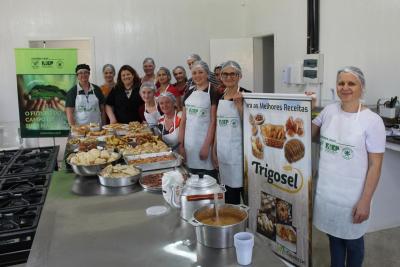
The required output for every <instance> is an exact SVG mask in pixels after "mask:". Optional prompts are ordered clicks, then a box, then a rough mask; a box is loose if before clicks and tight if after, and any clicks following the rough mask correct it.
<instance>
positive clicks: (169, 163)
mask: <svg viewBox="0 0 400 267" xmlns="http://www.w3.org/2000/svg"><path fill="white" fill-rule="evenodd" d="M168 155H173V156H174V158H175V159H173V160H165V161H159V162H152V163H143V164H134V165H135V166H136V167H138V168H140V169H141V170H142V171H151V170H160V169H167V168H174V167H178V166H180V165H181V163H182V157H181V156H180V155H179V154H177V153H175V152H171V151H169V152H160V153H148V154H141V155H126V156H124V160H125V162H126V164H129V161H130V160H134V159H141V158H151V157H157V156H168Z"/></svg>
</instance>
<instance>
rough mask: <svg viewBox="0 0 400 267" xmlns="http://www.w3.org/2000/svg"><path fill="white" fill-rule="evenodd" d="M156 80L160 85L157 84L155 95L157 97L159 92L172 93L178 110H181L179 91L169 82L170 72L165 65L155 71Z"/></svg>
mask: <svg viewBox="0 0 400 267" xmlns="http://www.w3.org/2000/svg"><path fill="white" fill-rule="evenodd" d="M157 81H158V83H159V84H160V85H159V86H158V90H157V92H156V94H155V96H156V97H158V96H159V95H160V94H161V93H164V92H170V93H172V94H173V95H174V96H175V98H176V106H177V108H178V110H181V109H182V105H181V95H180V92H179V91H178V90H177V89H176V88H175V87H174V86H173V85H172V84H171V83H170V82H171V72H170V71H169V69H167V68H165V67H160V69H159V70H158V71H157Z"/></svg>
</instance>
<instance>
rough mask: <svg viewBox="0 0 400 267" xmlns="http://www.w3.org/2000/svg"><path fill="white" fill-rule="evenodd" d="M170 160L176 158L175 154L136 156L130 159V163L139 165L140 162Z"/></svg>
mask: <svg viewBox="0 0 400 267" xmlns="http://www.w3.org/2000/svg"><path fill="white" fill-rule="evenodd" d="M168 160H175V157H174V156H173V155H164V156H156V157H146V158H136V159H131V160H129V161H128V163H129V164H132V165H139V164H148V163H155V162H160V161H168Z"/></svg>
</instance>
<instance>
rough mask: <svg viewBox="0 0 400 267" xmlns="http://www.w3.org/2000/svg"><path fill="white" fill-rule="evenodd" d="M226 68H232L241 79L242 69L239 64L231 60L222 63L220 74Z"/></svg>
mask: <svg viewBox="0 0 400 267" xmlns="http://www.w3.org/2000/svg"><path fill="white" fill-rule="evenodd" d="M227 67H232V68H234V69H235V71H236V73H237V74H239V77H242V68H241V67H240V65H239V63H237V62H236V61H233V60H228V61H226V62H224V63H222V68H221V72H222V71H223V70H224V69H225V68H227Z"/></svg>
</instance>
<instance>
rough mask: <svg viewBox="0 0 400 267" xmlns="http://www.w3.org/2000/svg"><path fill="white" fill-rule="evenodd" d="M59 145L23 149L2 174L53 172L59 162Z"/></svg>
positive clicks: (16, 174) (17, 174)
mask: <svg viewBox="0 0 400 267" xmlns="http://www.w3.org/2000/svg"><path fill="white" fill-rule="evenodd" d="M57 154H58V147H40V148H29V149H24V150H22V151H21V152H20V153H19V154H18V155H17V156H15V157H14V160H13V161H12V162H10V163H9V164H8V167H7V168H6V169H5V170H4V171H3V173H2V176H3V177H5V176H19V175H23V174H31V173H51V172H53V171H54V168H55V166H56V165H55V164H56V162H57Z"/></svg>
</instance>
